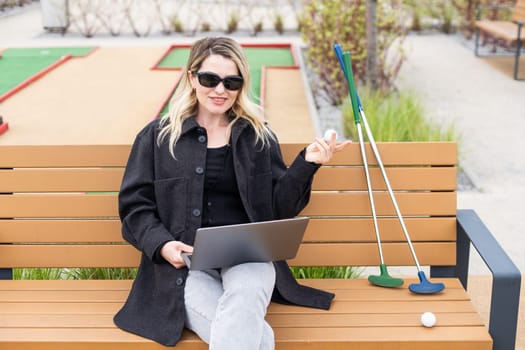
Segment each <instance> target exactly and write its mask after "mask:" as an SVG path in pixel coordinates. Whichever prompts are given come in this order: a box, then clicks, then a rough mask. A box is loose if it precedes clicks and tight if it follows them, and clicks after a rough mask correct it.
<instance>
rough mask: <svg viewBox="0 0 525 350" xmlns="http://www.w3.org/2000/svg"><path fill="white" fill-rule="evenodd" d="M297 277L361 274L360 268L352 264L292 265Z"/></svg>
mask: <svg viewBox="0 0 525 350" xmlns="http://www.w3.org/2000/svg"><path fill="white" fill-rule="evenodd" d="M290 269H291V271H292V273H293V275H294V276H295V278H346V279H348V278H357V277H359V276H360V275H361V271H360V269H359V268H356V267H352V266H319V267H317V266H308V267H291V268H290Z"/></svg>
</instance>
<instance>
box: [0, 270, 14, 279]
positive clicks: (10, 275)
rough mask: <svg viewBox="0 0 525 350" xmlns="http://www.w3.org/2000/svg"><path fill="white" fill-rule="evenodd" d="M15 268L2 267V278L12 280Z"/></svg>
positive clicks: (0, 276) (0, 277)
mask: <svg viewBox="0 0 525 350" xmlns="http://www.w3.org/2000/svg"><path fill="white" fill-rule="evenodd" d="M12 279H13V269H0V280H12Z"/></svg>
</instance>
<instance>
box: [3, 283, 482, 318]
mask: <svg viewBox="0 0 525 350" xmlns="http://www.w3.org/2000/svg"><path fill="white" fill-rule="evenodd" d="M407 283H408V282H407ZM429 303H430V302H429V301H428V300H421V301H419V300H418V301H398V302H388V301H377V302H374V307H375V308H378V309H383V310H388V312H392V313H401V312H410V313H420V314H421V313H423V312H425V311H428V310H429V307H430V306H432V304H429ZM369 304H370V303H363V302H362V301H358V302H357V301H337V300H336V301H334V303H333V305H332V306H331V307H330V313H332V314H344V313H361V314H362V313H368V312H369V311H370V305H369ZM435 306H438V307H439V311H440V312H451V313H454V312H467V313H469V312H476V309H475V307H474V306H473V305H472V303H471V302H470V301H466V300H465V301H443V302H439V303H438V304H436V305H435ZM0 307H1V310H2V313H3V314H5V315H11V314H18V313H52V312H56V313H60V314H86V313H87V314H94V313H97V314H99V313H107V314H112V315H115V313H116V312H117V311H118V310H119V309H120V308H121V307H122V302H115V303H110V302H105V303H88V302H81V303H60V304H57V303H55V304H50V303H36V302H29V303H14V302H9V303H0ZM268 313H270V314H273V313H281V314H287V315H288V314H305V313H307V314H312V313H313V314H320V315H323V314H326V313H327V312H326V311H324V310H317V309H314V310H310V309H308V308H302V307H297V306H290V305H282V304H275V303H272V304H270V306H269V307H268Z"/></svg>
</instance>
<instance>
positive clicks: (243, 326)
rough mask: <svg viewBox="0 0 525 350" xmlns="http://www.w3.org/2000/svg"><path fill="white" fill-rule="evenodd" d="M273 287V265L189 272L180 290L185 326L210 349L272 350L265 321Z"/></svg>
mask: <svg viewBox="0 0 525 350" xmlns="http://www.w3.org/2000/svg"><path fill="white" fill-rule="evenodd" d="M274 284H275V269H274V267H273V263H271V262H270V263H248V264H240V265H236V266H233V267H229V268H223V269H221V271H220V273H219V272H217V271H215V270H214V271H196V270H192V271H190V273H189V275H188V278H187V280H186V287H185V290H184V297H185V307H186V327H187V328H189V329H191V330H192V331H194V332H195V333H196V334H197V335H198V336H199V337H200V338H201V339H202V340H203V341H205V342H206V343H208V344H209V346H210V347H209V348H210V349H211V350H235V349H239V350H272V349H274V347H275V341H274V335H273V330H272V328H271V327H270V325H269V324H268V323H267V322H266V321H265V319H264V318H265V315H266V310H267V308H268V304H269V303H270V299H271V297H272V291H273V287H274Z"/></svg>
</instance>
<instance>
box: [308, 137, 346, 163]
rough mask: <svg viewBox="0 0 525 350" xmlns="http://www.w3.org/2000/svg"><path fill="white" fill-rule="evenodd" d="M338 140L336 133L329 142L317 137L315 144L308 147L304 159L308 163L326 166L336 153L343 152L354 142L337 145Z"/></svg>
mask: <svg viewBox="0 0 525 350" xmlns="http://www.w3.org/2000/svg"><path fill="white" fill-rule="evenodd" d="M336 138H337V134H336V133H335V132H334V133H332V137H331V138H330V140H329V141H326V140H324V139H322V138H319V137H317V138H316V139H315V141H314V142H313V143H311V144H310V145H308V147H306V153H305V155H304V159H306V161H308V162H313V163H317V164H325V163H327V162H328V161H330V159H332V156H333V155H334V153H336V152H339V151H342V150H343V149H345V147H346V146H348V145H349V144H350V143H352V141H350V140H347V141H344V142H341V143H339V144H336V141H335V140H336Z"/></svg>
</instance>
